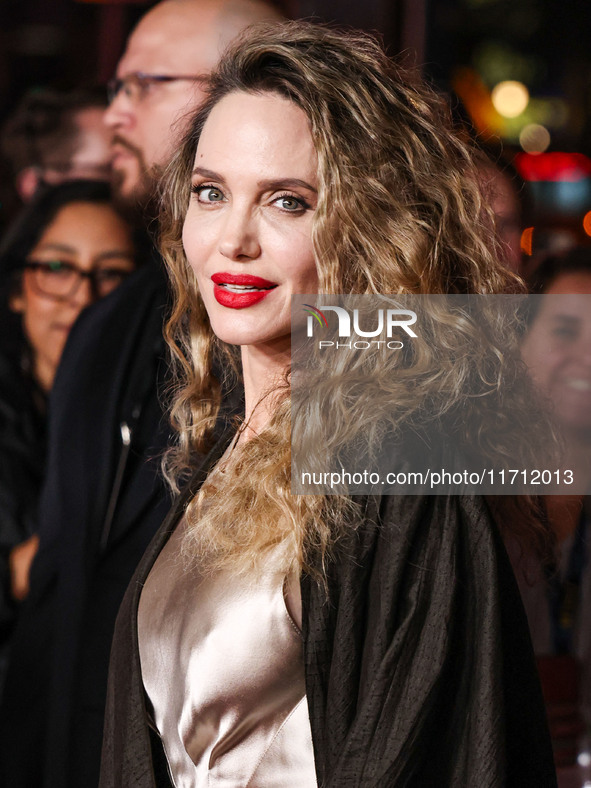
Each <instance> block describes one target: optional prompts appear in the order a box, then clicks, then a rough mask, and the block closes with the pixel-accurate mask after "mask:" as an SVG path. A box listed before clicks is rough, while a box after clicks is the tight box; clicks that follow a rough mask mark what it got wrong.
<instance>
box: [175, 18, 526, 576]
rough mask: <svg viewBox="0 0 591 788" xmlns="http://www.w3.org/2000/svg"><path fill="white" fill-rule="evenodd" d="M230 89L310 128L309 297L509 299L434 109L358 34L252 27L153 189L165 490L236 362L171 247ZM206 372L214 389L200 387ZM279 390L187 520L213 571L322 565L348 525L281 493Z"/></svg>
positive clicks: (309, 500)
mask: <svg viewBox="0 0 591 788" xmlns="http://www.w3.org/2000/svg"><path fill="white" fill-rule="evenodd" d="M236 91H244V92H247V93H264V92H270V93H275V94H277V95H279V96H282V97H284V98H287V99H289V100H291V101H293V102H294V103H295V104H296V105H297V106H298V107H300V108H301V109H302V110H303V112H304V113H305V115H306V117H307V119H308V123H309V128H310V133H311V136H312V139H313V142H314V146H315V149H316V152H317V156H318V184H319V188H318V206H317V209H316V211H315V215H314V222H313V244H314V249H315V256H316V266H317V271H318V278H319V292H320V293H326V294H338V293H345V294H346V293H356V294H370V293H375V294H379V293H394V294H404V293H434V294H437V293H481V294H485V293H506V292H519V291H520V290H521V283H520V280H519V279H518V278H517V277H516V276H515V275H514V274H512V273H511V272H510V271H509V270H508V268H507V267H505V266H504V265H503V264H502V262H503V261H502V258H503V248H502V246H501V245H500V244H499V242H498V240H497V237H496V235H495V232H494V219H493V216H492V212H491V210H490V208H489V206H488V205H487V202H486V199H485V198H484V197H483V194H482V189H481V186H480V179H479V175H478V166H479V155H478V153H477V152H476V151H475V150H474V149H473V148H472V147H471V146H470V145H469V144H467V143H466V142H465V141H464V140H462V139H461V138H460V136H459V135H458V134H457V132H456V131H455V130H454V128H453V126H452V122H451V119H450V114H449V110H448V106H447V104H446V102H445V101H444V100H442V99H441V98H440V97H439V96H438V95H436V94H435V93H434V92H433V91H432V90H431V89H430V88H429V87H428V86H426V85H425V83H424V82H422V81H421V80H420V79H419V78H418V77H417V76H416V75H414V74H410V73H408V72H406V71H403V70H401V69H400V68H399V67H398V66H397V65H396V64H395V63H394V62H393V61H392V60H391V59H389V58H388V57H387V56H386V55H385V53H384V51H383V50H382V48H381V47H380V45H379V44H378V43H377V42H376V41H375V40H374V39H373V38H371V37H369V36H367V35H364V34H351V33H345V34H343V33H341V32H335V31H333V30H330V29H327V28H325V27H320V26H316V25H311V24H306V23H295V22H293V23H286V24H283V25H272V26H269V25H264V26H256V27H254V28H250V29H249V30H248V31H247V32H246V33H245V34H244V35H243V36H242V37H241V38H240V39H239V40H238V42H237V43H235V44H234V45H232V47H231V48H230V49H229V51H227V52H226V54H225V55H224V56H223V57H222V60H221V62H220V64H219V66H218V68H217V70H216V71H215V73H214V74H213V75H212V77H211V82H210V86H209V92H208V97H207V99H206V101H205V103H204V104H203V105H202V106H201V108H200V109H199V111H198V112H197V113H196V115H195V116H194V118H193V119H192V122H191V124H190V129H189V131H188V133H187V134H186V137H185V139H184V142H183V144H182V145H181V147H180V149H179V150H178V152H177V154H176V156H175V158H174V160H173V162H172V163H171V165H170V167H169V169H168V172H167V174H166V178H165V181H164V183H163V191H162V194H163V206H162V223H161V227H162V230H161V248H162V253H163V256H164V259H165V261H166V265H167V267H168V271H169V274H170V279H171V282H172V288H173V293H174V307H173V310H172V313H171V316H170V319H169V321H168V323H167V326H166V329H165V335H166V338H167V342H168V344H169V346H170V349H171V352H172V356H173V362H174V364H173V366H174V372H175V380H174V391H175V394H174V402H173V406H172V423H173V425H174V427H175V429H176V432H177V436H178V437H177V442H176V444H175V446H174V447H173V448H172V449H171V450H170V451H169V453H168V455H167V457H166V459H165V472H166V474H167V478H168V480H169V482H170V483H171V485H172V486H173V488H174V489H178V486H179V480H180V479H184V478H185V476H186V474H187V471H188V470H190V468H191V466H192V465H193V464H194V462H195V455H196V454H202V453H203V452H204V451H206V450H207V449H208V447H209V446H210V445H211V442H212V433H213V429H214V425H215V423H216V419H217V417H218V415H219V411H220V405H221V402H222V387H225V388H227V386H228V385H231V383H229V381H231V380H239V377H240V369H239V363H238V361H237V359H238V355H237V352H236V351H237V349H236V348H233V347H228V346H224V345H223V344H222V343H221V342H219V341H218V340H217V339H216V337H215V336H214V335H213V332H212V329H211V327H210V324H209V321H208V318H207V313H206V311H205V307H204V304H203V301H202V299H201V296H200V294H199V290H198V287H197V284H196V280H195V277H194V275H193V272H192V270H191V268H190V267H189V265H188V263H187V260H186V258H185V255H184V252H183V248H182V243H181V233H182V227H183V222H184V218H185V214H186V211H187V206H188V204H189V198H190V184H191V172H192V169H193V166H194V159H195V153H196V150H197V145H198V142H199V137H200V134H201V130H202V128H203V126H204V124H205V123H206V121H207V118H208V116H209V113H210V112H211V110H212V108H213V107H214V106H215V105H216V104H217V103H218V102H219V101H220V100H221V99H222V98H223V97H224V96H226V95H228V94H230V93H233V92H236ZM491 342H492V340H491ZM214 365H216V368H217V369H220V370H224V373H223V374H224V376H225V377H226V381H223V380H221V379H220V378H221V375H217V376H216V375H214V374H212V367H214ZM501 373H502V371H498V374H499V375H501ZM288 377H289V375H288V373H287V374H286V383H285V386H284V387H283V388H282V389H281V390H279V391H278V392H276V394H275V396H276V401H277V407H276V408H275V411H274V415H273V417H272V419H271V421H270V423H269V424H268V426H267V427H266V428H265V429H264V430H263V431H262V432H261V433H260V434H259V435H257V436H256V437H254V438H252V439H251V440H249V441H248V442H246V443H245V444H244V445H243V446H242V447H240V449H239V450H237V451H236V452H235V456H234V457H233V458H232V462H231V463H230V465H229V467H228V470H227V472H226V473H225V474H224V475H223V481H220V478H221V477H220V476H219V475H218V477H217V479H215V478H212V480H211V483H210V484H209V485H206V488H207V493H208V494H207V500H208V503H207V507H202V506H201V497H200V496H197V497H196V498H195V499H193V500H192V501H191V503H190V504H189V506H188V508H187V511H186V518H187V521H188V526H189V527H188V533H189V535H190V536H189V541H190V544H191V545H192V547H191V550H192V551H193V552H194V553H195V554H200V555H202V556H203V555H205V556H207V562H208V564H209V565H211V566H216V567H217V566H221V565H224V564H226V563H231V564H232V565H233V566H234V567H235V568H236V569H237V570H240V569H243V568H246V567H248V566H252V565H253V564H256V563H257V561H258V559H259V558H260V556H261V555H264V554H265V553H266V551H267V550H268V549H270V548H273V547H276V548H279V547H280V548H281V549H280V550H279V554H280V555H281V556H282V559H281V560H282V562H283V564H282V565H283V566H284V567H285V568H289V567H290V566H295V567H304V568H305V569H307V570H310V569H311V567H312V566H314V567H322V566H323V564H324V562H325V561H326V560H327V558H328V557H329V556H330V554H331V548H332V546H333V545H334V544H335V542H336V540H338V538H339V536H340V534H341V533H342V532H343V530H344V529H346V528H347V527H348V526H347V523H350V522H351V521H352V519H354V516H355V512H354V507H353V506H352V505H351V503H350V501H349V500H348V499H346V498H344V497H338V496H327V497H324V496H297V495H292V494H291V492H290V396H289V386H288ZM457 396H458V397H459V396H460V395H459V394H458V395H457ZM416 398H417V394H416V391H415V392H414V393H413V394H412V396H409V397H407V400H408V401H407V403H406V404H405V403H404V402H402V403H401V410H400V420H401V422H402V421H404V419H406V418H407V417H408V415H409V413H410V412H411V411H412V407H413V406H412V402H413V401H414V402H416ZM458 401H459V400H458ZM526 407H527V403H519V408H520V409H521V410H523V412H524V413H525V409H526ZM521 410H520V411H519V412H521ZM503 439H504V440H505V441H506V445H505V446H504V447H503V446H502V445H499V450H500V451H501V452H502V451H503V449H505V450H507V451H510V436H503ZM501 442H502V441H501ZM222 491H223V495H222V494H221V492H222ZM216 492H217V493H220V494H215V493H216ZM198 521H199V522H198ZM197 523H198V524H197ZM532 527H533V526H532ZM540 538H541V537H540ZM191 540H192V541H191Z"/></svg>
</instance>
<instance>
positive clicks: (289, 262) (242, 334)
mask: <svg viewBox="0 0 591 788" xmlns="http://www.w3.org/2000/svg"><path fill="white" fill-rule="evenodd" d="M163 195H164V204H163V233H162V249H163V253H164V256H165V259H166V261H167V265H168V269H169V273H170V277H171V281H172V287H173V291H174V299H175V300H174V307H173V311H172V314H171V317H170V321H169V323H168V326H167V331H166V333H167V339H168V342H169V345H170V348H171V350H172V355H173V359H174V364H175V370H176V380H175V399H174V403H173V407H172V419H173V424H174V425H175V427H176V430H177V433H178V441H177V443H176V445H175V446H174V447H173V448H172V449H171V451H170V452H169V454H168V456H167V458H166V462H165V469H166V473H167V475H168V478H169V480H170V482H171V484H172V485H173V487H174V488H175V489H177V490H180V488H181V487H183V492H182V493H181V494H180V495H179V498H178V504H177V505H176V506H175V509H174V511H173V512H172V513H171V514H170V516H169V518H168V519H167V521H166V523H165V524H164V525H163V527H162V529H161V532H160V533H159V535H158V536H157V537H156V539H155V541H154V543H153V545H152V546H151V548H150V549H149V550H148V552H147V553H146V556H145V558H144V560H143V561H142V563H141V565H140V566H139V567H138V571H137V574H136V577H135V580H134V581H133V582H132V584H131V586H130V588H129V590H128V594H127V596H126V599H125V601H124V603H123V605H122V609H121V612H120V616H119V620H118V625H117V631H116V636H115V642H114V646H113V654H112V665H111V679H110V689H109V706H108V711H107V719H106V729H105V743H104V748H103V769H102V782H101V785H102V786H117V788H122V787H123V786H131V785H134V786H146V787H147V786H150V787H151V788H152V787H153V786H155V785H157V786H160V785H162V786H166V785H170V784H171V783H172V784H174V785H175V786H177V787H180V786H202V785H203V786H206V785H208V786H212V785H216V786H218V785H219V786H221V785H232V786H247V785H248V786H257V788H264V787H266V786H273V787H274V788H277V787H278V786H294V787H295V786H298V788H302V786H312V785H322V786H332V787H333V788H337V786H338V787H339V788H340V787H341V786H345V785H350V786H363V787H364V788H368V787H369V786H375V787H376V788H378V786H379V788H383V787H385V786H420V788H427V786H435V785H437V786H466V787H467V786H485V785H486V786H499V788H500V786H513V785H514V786H520V788H522V787H523V786H532V788H533V786H536V788H539V786H552V785H554V777H553V767H552V756H551V752H550V749H549V744H548V734H547V730H546V727H545V721H544V716H543V715H544V712H543V707H542V704H541V698H540V693H539V687H538V685H537V680H536V678H535V673H534V666H533V661H532V654H531V645H530V643H529V639H528V635H527V629H526V623H525V620H524V616H523V611H522V609H521V607H520V602H519V597H518V592H517V590H516V586H515V582H514V579H513V576H512V573H511V570H510V567H509V564H508V560H507V556H506V554H505V552H504V548H503V544H502V540H501V537H500V535H499V530H498V528H497V525H496V524H495V522H494V521H493V517H492V515H491V512H490V509H489V508H488V506H487V504H486V503H485V501H484V499H482V498H480V497H477V496H452V495H439V496H430V497H428V496H387V495H383V496H382V495H376V494H373V495H367V496H355V497H353V498H352V497H350V496H348V495H345V494H342V495H335V496H332V495H331V496H329V495H294V494H292V492H291V479H290V472H291V458H290V454H291V450H290V426H291V425H290V385H289V384H290V357H291V356H290V340H291V335H290V327H291V324H290V314H291V296H292V295H295V294H299V293H312V294H314V293H318V294H328V295H335V296H336V295H337V294H349V293H353V294H360V295H363V294H384V293H386V294H399V295H401V296H403V295H405V294H425V293H434V294H446V293H457V294H487V293H504V292H515V291H518V290H519V287H520V285H519V280H517V279H516V278H515V277H514V276H513V275H512V274H511V273H510V272H509V271H508V270H507V269H506V268H505V267H503V266H502V265H501V264H500V262H499V257H500V255H501V248H500V246H499V244H498V243H497V241H496V240H495V235H494V225H493V220H492V216H491V213H490V211H489V210H488V209H487V207H486V205H485V201H484V199H483V197H482V194H481V191H480V187H479V178H478V172H477V168H476V162H475V154H474V152H473V151H472V150H471V149H470V148H469V147H468V146H467V145H466V144H465V143H464V142H463V141H462V140H460V139H459V138H458V136H457V135H456V133H455V132H454V131H453V129H452V126H451V123H450V121H449V118H448V113H447V110H446V107H445V105H444V103H443V102H442V101H441V100H440V99H439V98H437V97H436V96H435V95H434V94H433V93H432V91H431V90H429V89H428V88H427V87H426V86H425V85H424V84H422V83H421V82H420V81H419V80H417V79H416V78H415V77H412V76H410V75H408V74H406V73H404V72H402V71H400V70H398V69H397V67H396V66H395V65H394V64H393V63H392V62H391V61H390V60H389V59H388V58H387V57H386V56H385V54H384V53H383V51H382V50H381V48H380V47H379V46H378V45H377V44H376V43H375V42H374V41H373V40H372V39H370V38H369V37H366V36H361V35H351V34H348V35H342V34H339V33H336V32H331V31H329V30H327V29H324V28H319V27H315V26H311V25H307V24H298V23H292V24H287V25H284V26H274V27H258V28H255V29H252V30H251V31H250V32H249V33H247V34H246V36H245V37H244V38H242V40H240V41H239V42H238V43H237V44H236V45H234V46H233V47H232V48H231V49H230V51H229V52H228V53H227V54H226V55H225V56H224V58H223V59H222V61H221V63H220V65H219V67H218V69H217V70H216V72H215V73H214V74H213V76H212V78H211V85H210V90H209V97H208V99H207V101H206V102H205V104H204V105H203V106H202V108H201V109H200V110H199V112H198V113H197V114H196V116H195V118H194V119H193V121H192V123H191V128H190V130H189V132H188V134H187V136H186V139H185V141H184V144H183V145H182V147H181V149H180V150H179V151H178V153H177V155H176V157H175V159H174V161H173V162H172V164H171V166H170V169H169V172H168V177H167V180H166V182H165V185H164V188H163ZM435 317H436V316H435ZM460 333H461V337H460V338H458V339H457V342H458V345H457V348H456V351H457V353H456V357H457V358H458V359H466V358H470V357H472V358H473V357H474V356H475V355H476V354H475V352H474V351H473V350H471V349H470V348H471V344H470V342H471V334H470V332H469V331H464V332H460ZM495 343H497V344H495ZM488 346H489V348H488V349H489V350H490V351H491V353H490V354H489V355H490V356H492V357H493V358H495V359H496V360H497V367H496V368H495V369H494V370H493V373H494V374H493V377H495V376H496V377H497V378H499V377H500V378H502V377H503V375H505V374H506V375H507V377H508V378H510V377H511V375H512V374H513V373H514V371H515V369H514V368H511V367H510V363H509V362H507V363H508V364H509V370H508V371H507V370H506V369H505V366H504V363H505V361H504V359H505V358H506V356H507V354H506V353H505V352H503V349H502V348H500V347H499V346H498V339H497V338H496V337H495V335H494V331H493V332H492V334H491V336H490V338H489V340H488ZM421 363H422V361H421V358H420V354H418V355H417V358H416V359H415V360H414V361H413V360H412V359H411V360H410V361H409V364H410V367H409V369H407V370H406V374H405V376H403V378H404V380H406V381H407V385H408V386H410V387H411V389H412V390H410V389H409V391H407V392H406V394H405V392H404V390H403V387H400V389H399V392H398V393H399V394H400V408H399V410H398V411H395V415H394V417H392V418H393V421H392V423H391V424H390V425H389V426H390V427H396V426H397V425H396V421H397V423H398V426H401V425H403V424H404V422H405V421H406V422H408V423H410V422H411V421H412V418H413V414H416V403H417V402H419V403H422V404H423V405H424V404H425V402H427V401H429V402H430V403H439V405H436V407H440V406H441V411H442V412H443V411H445V412H449V411H450V408H452V409H453V407H456V409H458V408H460V409H461V408H462V407H464V406H465V405H466V403H467V401H468V400H467V398H462V394H461V386H460V385H459V383H458V380H459V377H458V376H457V375H456V378H457V379H455V383H454V377H453V370H452V371H449V370H448V374H447V375H446V376H443V381H444V382H443V383H441V380H442V377H441V376H438V375H423V377H422V384H421V386H420V387H418V388H417V387H416V386H415V387H413V386H412V377H413V376H412V374H411V373H412V365H413V364H417V365H419V366H420V364H421ZM377 366H378V365H377V361H376V369H377ZM417 369H418V367H417ZM423 372H424V370H423ZM488 372H491V370H490V369H488ZM483 374H484V373H483ZM415 378H416V376H415ZM450 381H451V384H450ZM415 382H416V381H415ZM241 384H243V386H244V403H243V405H239V406H238V408H239V409H240V408H243V411H242V415H241V417H240V418H238V421H237V417H236V416H233V415H232V413H231V408H230V406H229V405H228V403H229V402H230V401H232V399H233V394H232V391H233V390H239V389H240V385H241ZM382 390H383V391H384V392H385V394H384V396H385V397H388V398H391V396H392V390H391V389H388V387H387V386H386V387H384V388H383V389H382ZM443 397H445V398H446V399H447V403H446V404H445V406H443V404H442V398H443ZM234 399H239V397H234ZM473 399H475V400H476V399H482V398H473ZM397 404H398V403H397ZM512 404H513V405H514V409H515V416H516V418H519V417H520V416H523V418H524V419H526V420H527V419H528V418H529V416H528V415H527V414H528V406H529V404H530V403H528V401H527V398H525V397H520V396H518V394H516V395H515V401H514V402H513V403H512ZM377 412H379V408H378V409H377ZM366 417H367V413H366V414H364V419H365V420H364V421H363V423H364V424H369V421H370V420H368V419H367V418H366ZM489 422H490V423H488V424H487V425H484V426H483V433H485V434H486V433H487V430H488V435H489V436H490V440H489V441H488V443H487V445H488V446H489V447H492V448H490V451H493V452H494V451H496V452H498V453H499V455H503V453H506V452H510V451H511V450H512V446H511V435H510V433H509V432H508V431H507V430H505V431H504V430H503V427H502V425H499V424H496V425H495V424H494V423H492V421H491V420H490V419H489ZM237 424H238V426H237ZM336 429H337V431H339V430H342V431H343V432H347V431H348V430H349V425H346V424H343V425H342V426H341V425H339V424H338V422H337V424H336ZM495 429H496V432H495ZM493 433H494V434H493ZM187 479H188V480H189V481H188V483H187V484H185V482H186V481H187ZM523 523H525V524H524V525H523V524H522V525H521V527H520V528H517V527H516V530H517V531H519V533H518V534H517V535H518V536H519V537H520V538H521V539H527V540H529V541H530V542H532V543H536V544H538V545H543V543H544V539H545V538H546V537H545V532H544V529H543V528H542V526H540V525H539V524H536V522H535V518H534V517H533V515H532V512H531V511H530V512H529V514H528V516H527V517H525V519H524V520H523ZM504 526H505V527H507V528H510V527H511V526H510V524H508V523H504Z"/></svg>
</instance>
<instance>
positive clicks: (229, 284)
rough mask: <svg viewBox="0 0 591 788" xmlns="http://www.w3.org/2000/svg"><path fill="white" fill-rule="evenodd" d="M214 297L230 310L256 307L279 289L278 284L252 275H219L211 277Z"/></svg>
mask: <svg viewBox="0 0 591 788" xmlns="http://www.w3.org/2000/svg"><path fill="white" fill-rule="evenodd" d="M211 281H212V282H213V284H214V288H213V295H214V298H215V300H216V301H217V302H218V304H221V305H222V306H226V307H228V308H229V309H245V308H246V307H249V306H254V304H258V302H259V301H262V300H263V298H265V297H266V296H268V295H269V293H270V292H271V290H273V289H274V288H275V287H277V284H276V282H270V281H269V280H268V279H262V278H261V277H260V276H251V275H250V274H227V273H219V274H214V275H213V276H212V277H211Z"/></svg>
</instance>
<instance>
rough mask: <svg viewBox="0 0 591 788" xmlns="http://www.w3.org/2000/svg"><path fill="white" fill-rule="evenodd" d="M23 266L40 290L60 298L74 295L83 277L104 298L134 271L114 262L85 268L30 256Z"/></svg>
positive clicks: (48, 295)
mask: <svg viewBox="0 0 591 788" xmlns="http://www.w3.org/2000/svg"><path fill="white" fill-rule="evenodd" d="M24 268H25V269H27V270H29V271H31V272H32V275H33V276H32V284H33V287H34V288H35V290H37V292H38V293H40V294H41V295H44V296H47V297H48V298H55V299H57V300H58V301H59V300H61V299H66V298H71V297H72V296H73V295H74V294H75V293H76V290H77V289H78V288H79V287H80V283H81V282H82V280H83V279H88V280H89V282H90V286H91V289H92V292H93V294H94V296H95V297H97V298H103V297H104V296H106V295H109V293H110V292H112V291H113V290H115V288H116V287H119V285H120V284H121V283H122V282H123V280H124V279H125V278H126V277H127V276H128V275H129V274H130V273H131V270H128V269H126V268H117V267H115V266H112V267H108V268H107V267H105V268H93V269H92V270H91V271H82V270H80V268H78V267H77V266H75V265H73V264H72V263H66V262H64V261H63V260H27V261H26V263H25V265H24Z"/></svg>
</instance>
